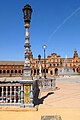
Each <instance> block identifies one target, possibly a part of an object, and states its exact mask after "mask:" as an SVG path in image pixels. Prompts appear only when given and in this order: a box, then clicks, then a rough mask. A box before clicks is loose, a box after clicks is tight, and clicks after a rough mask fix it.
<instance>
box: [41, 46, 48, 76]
mask: <svg viewBox="0 0 80 120" xmlns="http://www.w3.org/2000/svg"><path fill="white" fill-rule="evenodd" d="M42 48H43V49H44V78H46V54H45V51H46V49H47V46H46V45H43V46H42Z"/></svg>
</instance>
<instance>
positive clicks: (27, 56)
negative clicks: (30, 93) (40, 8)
mask: <svg viewBox="0 0 80 120" xmlns="http://www.w3.org/2000/svg"><path fill="white" fill-rule="evenodd" d="M22 10H23V14H24V27H25V29H26V37H25V45H24V47H25V52H24V54H25V63H24V69H23V74H24V75H23V78H26V79H32V78H31V68H30V52H31V50H30V47H31V45H30V40H29V39H30V36H29V28H30V21H31V14H32V8H31V6H30V5H29V4H26V5H25V6H24V8H23V9H22Z"/></svg>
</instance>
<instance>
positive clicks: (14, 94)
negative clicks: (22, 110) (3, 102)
mask: <svg viewBox="0 0 80 120" xmlns="http://www.w3.org/2000/svg"><path fill="white" fill-rule="evenodd" d="M14 103H16V86H14Z"/></svg>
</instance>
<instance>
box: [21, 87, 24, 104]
mask: <svg viewBox="0 0 80 120" xmlns="http://www.w3.org/2000/svg"><path fill="white" fill-rule="evenodd" d="M21 104H24V86H23V85H22V86H21Z"/></svg>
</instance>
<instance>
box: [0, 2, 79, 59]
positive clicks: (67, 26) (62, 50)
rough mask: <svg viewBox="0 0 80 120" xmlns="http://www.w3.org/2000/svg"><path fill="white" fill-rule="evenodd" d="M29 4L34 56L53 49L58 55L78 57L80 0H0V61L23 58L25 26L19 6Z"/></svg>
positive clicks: (51, 51)
mask: <svg viewBox="0 0 80 120" xmlns="http://www.w3.org/2000/svg"><path fill="white" fill-rule="evenodd" d="M26 3H29V4H30V5H31V6H32V9H33V13H32V19H31V27H30V30H29V31H30V42H31V50H32V52H33V56H34V57H37V56H38V54H41V56H42V57H43V49H42V46H43V45H44V44H46V45H47V50H46V56H47V55H50V54H51V53H53V52H55V53H57V54H58V55H61V57H65V56H66V55H67V56H68V57H73V52H74V49H75V48H76V50H77V51H78V53H79V56H80V0H7V1H6V0H5V1H4V0H3V1H0V60H24V42H25V28H24V20H23V12H22V8H23V7H24V5H25V4H26Z"/></svg>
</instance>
